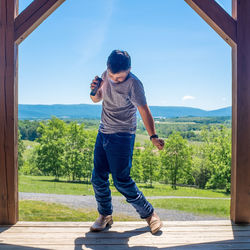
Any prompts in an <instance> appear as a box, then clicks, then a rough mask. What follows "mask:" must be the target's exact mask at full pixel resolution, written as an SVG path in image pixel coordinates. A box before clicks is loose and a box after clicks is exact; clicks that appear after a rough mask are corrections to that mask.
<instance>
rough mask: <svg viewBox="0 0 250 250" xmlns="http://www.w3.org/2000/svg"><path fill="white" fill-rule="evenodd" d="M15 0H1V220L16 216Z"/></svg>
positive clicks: (16, 58)
mask: <svg viewBox="0 0 250 250" xmlns="http://www.w3.org/2000/svg"><path fill="white" fill-rule="evenodd" d="M17 14H18V0H0V191H1V192H0V224H14V223H16V222H17V220H18V165H17V160H18V158H17V143H18V134H17V132H18V92H17V90H18V82H17V81H18V76H17V67H18V46H17V44H16V43H15V40H14V39H15V34H14V18H15V17H16V16H17Z"/></svg>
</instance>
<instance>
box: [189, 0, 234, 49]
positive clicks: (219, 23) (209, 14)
mask: <svg viewBox="0 0 250 250" xmlns="http://www.w3.org/2000/svg"><path fill="white" fill-rule="evenodd" d="M185 2H186V3H187V4H188V5H190V7H191V8H192V9H194V11H195V12H197V13H198V14H199V15H200V16H201V17H202V18H203V19H204V20H205V21H206V22H207V23H208V24H209V25H210V26H211V27H212V28H213V29H214V30H215V31H216V32H217V33H218V34H219V35H220V36H221V37H222V38H223V39H224V40H225V41H226V42H227V43H228V44H229V45H230V46H231V47H234V46H235V45H236V43H237V32H236V30H237V28H236V27H237V22H236V21H235V19H233V18H232V17H231V16H230V15H229V14H228V13H227V12H226V11H225V10H224V9H223V8H222V7H221V6H220V5H219V4H218V3H217V2H216V1H215V0H185Z"/></svg>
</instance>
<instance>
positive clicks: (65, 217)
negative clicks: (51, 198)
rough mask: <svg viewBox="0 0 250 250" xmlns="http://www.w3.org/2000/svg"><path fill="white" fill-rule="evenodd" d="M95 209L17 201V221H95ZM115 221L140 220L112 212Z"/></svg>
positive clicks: (96, 215) (96, 214)
mask: <svg viewBox="0 0 250 250" xmlns="http://www.w3.org/2000/svg"><path fill="white" fill-rule="evenodd" d="M98 215H99V214H98V212H97V210H95V209H72V208H69V207H67V206H64V205H61V204H58V203H48V202H43V201H32V200H22V201H19V221H95V220H96V218H97V217H98ZM113 219H114V220H116V221H135V220H141V219H140V218H135V217H131V216H127V215H123V214H113Z"/></svg>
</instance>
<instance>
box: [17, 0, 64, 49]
mask: <svg viewBox="0 0 250 250" xmlns="http://www.w3.org/2000/svg"><path fill="white" fill-rule="evenodd" d="M64 1H65V0H34V1H33V2H32V3H31V4H30V5H29V6H28V7H27V8H26V9H25V10H23V11H22V13H20V15H18V16H17V18H16V20H15V41H16V42H17V43H18V44H20V43H21V42H22V41H23V40H24V39H25V38H26V37H27V36H28V35H29V34H30V33H31V32H32V31H34V30H35V29H36V28H37V27H38V25H40V24H41V23H42V22H43V21H44V20H45V19H46V18H47V17H48V16H49V15H50V14H51V13H53V12H54V11H55V10H56V9H57V8H58V7H59V6H60V5H61V4H62V3H63V2H64Z"/></svg>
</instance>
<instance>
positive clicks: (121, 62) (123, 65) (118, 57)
mask: <svg viewBox="0 0 250 250" xmlns="http://www.w3.org/2000/svg"><path fill="white" fill-rule="evenodd" d="M107 67H108V69H109V70H110V71H111V72H112V73H113V74H116V73H119V72H121V71H126V70H128V69H129V68H130V67H131V58H130V56H129V54H128V52H127V51H123V50H113V51H112V52H111V54H110V55H109V57H108V61H107Z"/></svg>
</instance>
